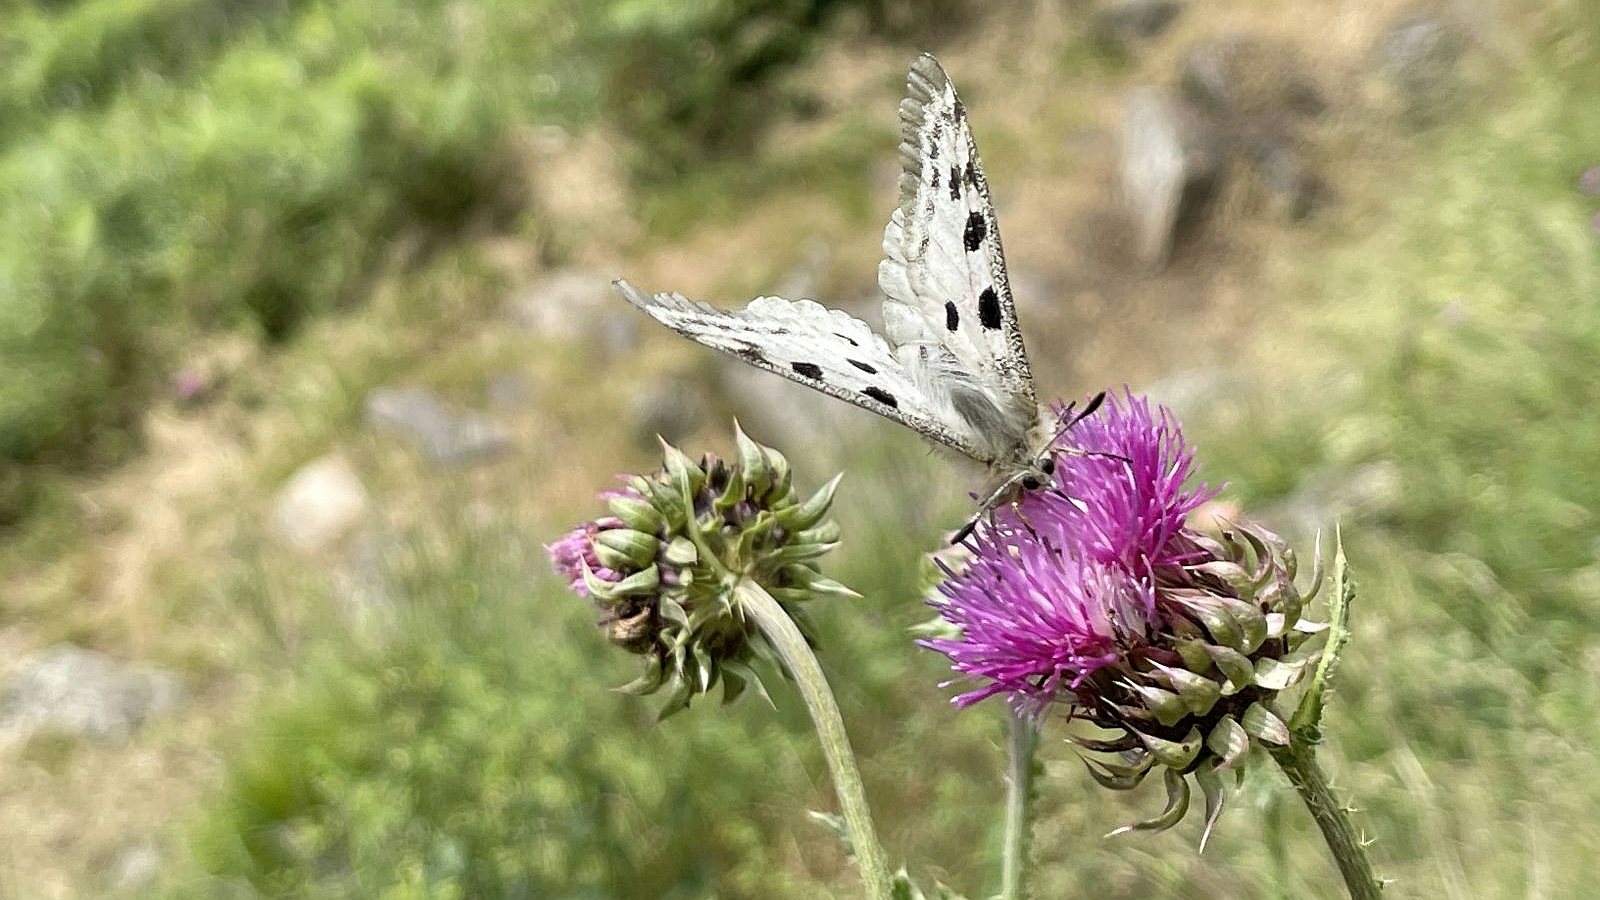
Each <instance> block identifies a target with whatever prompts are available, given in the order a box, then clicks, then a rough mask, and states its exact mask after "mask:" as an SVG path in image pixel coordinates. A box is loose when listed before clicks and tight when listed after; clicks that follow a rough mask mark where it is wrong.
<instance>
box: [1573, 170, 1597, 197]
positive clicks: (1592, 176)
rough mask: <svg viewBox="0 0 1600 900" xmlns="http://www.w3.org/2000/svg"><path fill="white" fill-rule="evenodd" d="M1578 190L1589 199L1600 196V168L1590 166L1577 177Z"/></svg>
mask: <svg viewBox="0 0 1600 900" xmlns="http://www.w3.org/2000/svg"><path fill="white" fill-rule="evenodd" d="M1578 190H1580V191H1583V192H1584V193H1585V194H1588V195H1589V196H1591V197H1596V196H1600V166H1590V167H1589V168H1588V169H1586V170H1584V173H1583V174H1582V175H1579V176H1578Z"/></svg>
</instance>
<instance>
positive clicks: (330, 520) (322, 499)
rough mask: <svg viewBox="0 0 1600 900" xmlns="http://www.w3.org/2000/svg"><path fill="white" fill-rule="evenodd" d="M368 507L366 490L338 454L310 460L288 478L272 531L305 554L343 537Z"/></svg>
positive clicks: (275, 508)
mask: <svg viewBox="0 0 1600 900" xmlns="http://www.w3.org/2000/svg"><path fill="white" fill-rule="evenodd" d="M366 509H367V489H366V488H365V487H363V486H362V484H361V479H360V478H359V477H357V475H356V473H355V470H354V469H352V468H350V463H349V462H347V461H345V459H344V458H343V457H341V456H338V455H329V456H324V457H322V458H321V459H318V460H315V461H313V462H310V463H307V464H306V465H304V466H302V467H301V468H300V469H299V471H297V472H295V473H294V474H293V475H291V476H290V477H289V480H288V481H287V482H286V483H285V484H284V486H283V488H282V489H280V490H279V491H278V496H277V499H276V500H274V501H273V504H272V530H273V531H274V532H275V533H276V534H277V535H278V536H279V537H280V538H282V539H283V540H284V541H285V542H286V543H288V544H289V545H290V546H291V547H294V548H295V549H296V550H299V551H301V552H302V553H316V552H318V551H320V550H323V549H324V548H326V547H328V546H330V545H331V544H333V543H335V542H336V541H338V540H339V539H340V538H342V537H343V536H344V535H345V534H346V533H347V532H348V531H349V530H350V528H351V527H352V526H353V525H355V524H356V522H358V521H360V519H361V517H362V515H363V514H364V513H365V512H366Z"/></svg>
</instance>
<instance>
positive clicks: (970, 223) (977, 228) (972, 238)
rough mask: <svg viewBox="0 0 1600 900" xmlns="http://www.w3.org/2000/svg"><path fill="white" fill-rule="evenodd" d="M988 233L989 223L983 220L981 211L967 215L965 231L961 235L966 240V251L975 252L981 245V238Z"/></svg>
mask: <svg viewBox="0 0 1600 900" xmlns="http://www.w3.org/2000/svg"><path fill="white" fill-rule="evenodd" d="M988 234H989V223H988V222H987V221H985V220H984V218H983V213H981V212H974V213H971V214H970V215H968V216H967V233H966V234H964V235H962V239H963V240H964V241H965V242H966V245H967V252H968V253H972V252H975V251H976V250H977V249H978V248H979V247H982V246H983V239H984V237H986V236H987V235H988Z"/></svg>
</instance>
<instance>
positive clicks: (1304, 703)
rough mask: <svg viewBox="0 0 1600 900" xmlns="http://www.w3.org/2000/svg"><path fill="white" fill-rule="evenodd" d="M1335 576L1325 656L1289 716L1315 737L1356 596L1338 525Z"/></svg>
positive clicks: (1297, 730) (1299, 728)
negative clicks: (1351, 606)
mask: <svg viewBox="0 0 1600 900" xmlns="http://www.w3.org/2000/svg"><path fill="white" fill-rule="evenodd" d="M1319 568H1320V567H1319ZM1332 580H1333V594H1332V596H1331V597H1330V598H1329V600H1328V626H1329V627H1328V642H1327V644H1326V645H1325V646H1324V647H1323V648H1322V657H1321V659H1319V660H1318V661H1317V668H1316V671H1315V672H1314V673H1313V674H1312V676H1311V683H1310V685H1308V686H1307V688H1306V693H1305V696H1304V697H1301V698H1300V705H1299V707H1297V708H1296V709H1295V711H1294V715H1293V716H1292V717H1290V720H1289V722H1290V727H1291V728H1293V729H1294V732H1295V733H1296V734H1301V735H1305V736H1306V737H1307V738H1308V739H1310V740H1312V741H1315V740H1317V739H1318V738H1319V737H1320V736H1321V733H1322V709H1323V703H1324V698H1325V696H1326V694H1327V693H1328V692H1329V691H1330V690H1332V685H1333V673H1334V670H1335V669H1336V668H1337V667H1338V665H1339V657H1340V654H1341V653H1343V652H1344V646H1345V644H1347V643H1348V642H1349V641H1350V604H1351V603H1353V602H1354V601H1355V598H1356V586H1355V583H1354V582H1353V581H1352V580H1351V579H1350V570H1349V565H1348V561H1347V560H1346V559H1345V555H1344V536H1343V534H1342V533H1341V532H1340V531H1339V529H1338V528H1337V526H1336V527H1335V529H1334V533H1333V578H1332Z"/></svg>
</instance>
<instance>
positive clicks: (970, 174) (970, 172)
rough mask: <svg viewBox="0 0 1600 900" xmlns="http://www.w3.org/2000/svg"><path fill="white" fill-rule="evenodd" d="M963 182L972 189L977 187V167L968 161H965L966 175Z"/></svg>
mask: <svg viewBox="0 0 1600 900" xmlns="http://www.w3.org/2000/svg"><path fill="white" fill-rule="evenodd" d="M965 180H966V182H967V184H969V185H971V186H973V187H974V188H975V187H977V186H978V165H977V163H974V162H973V161H972V160H970V159H969V160H967V175H966V179H965Z"/></svg>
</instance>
